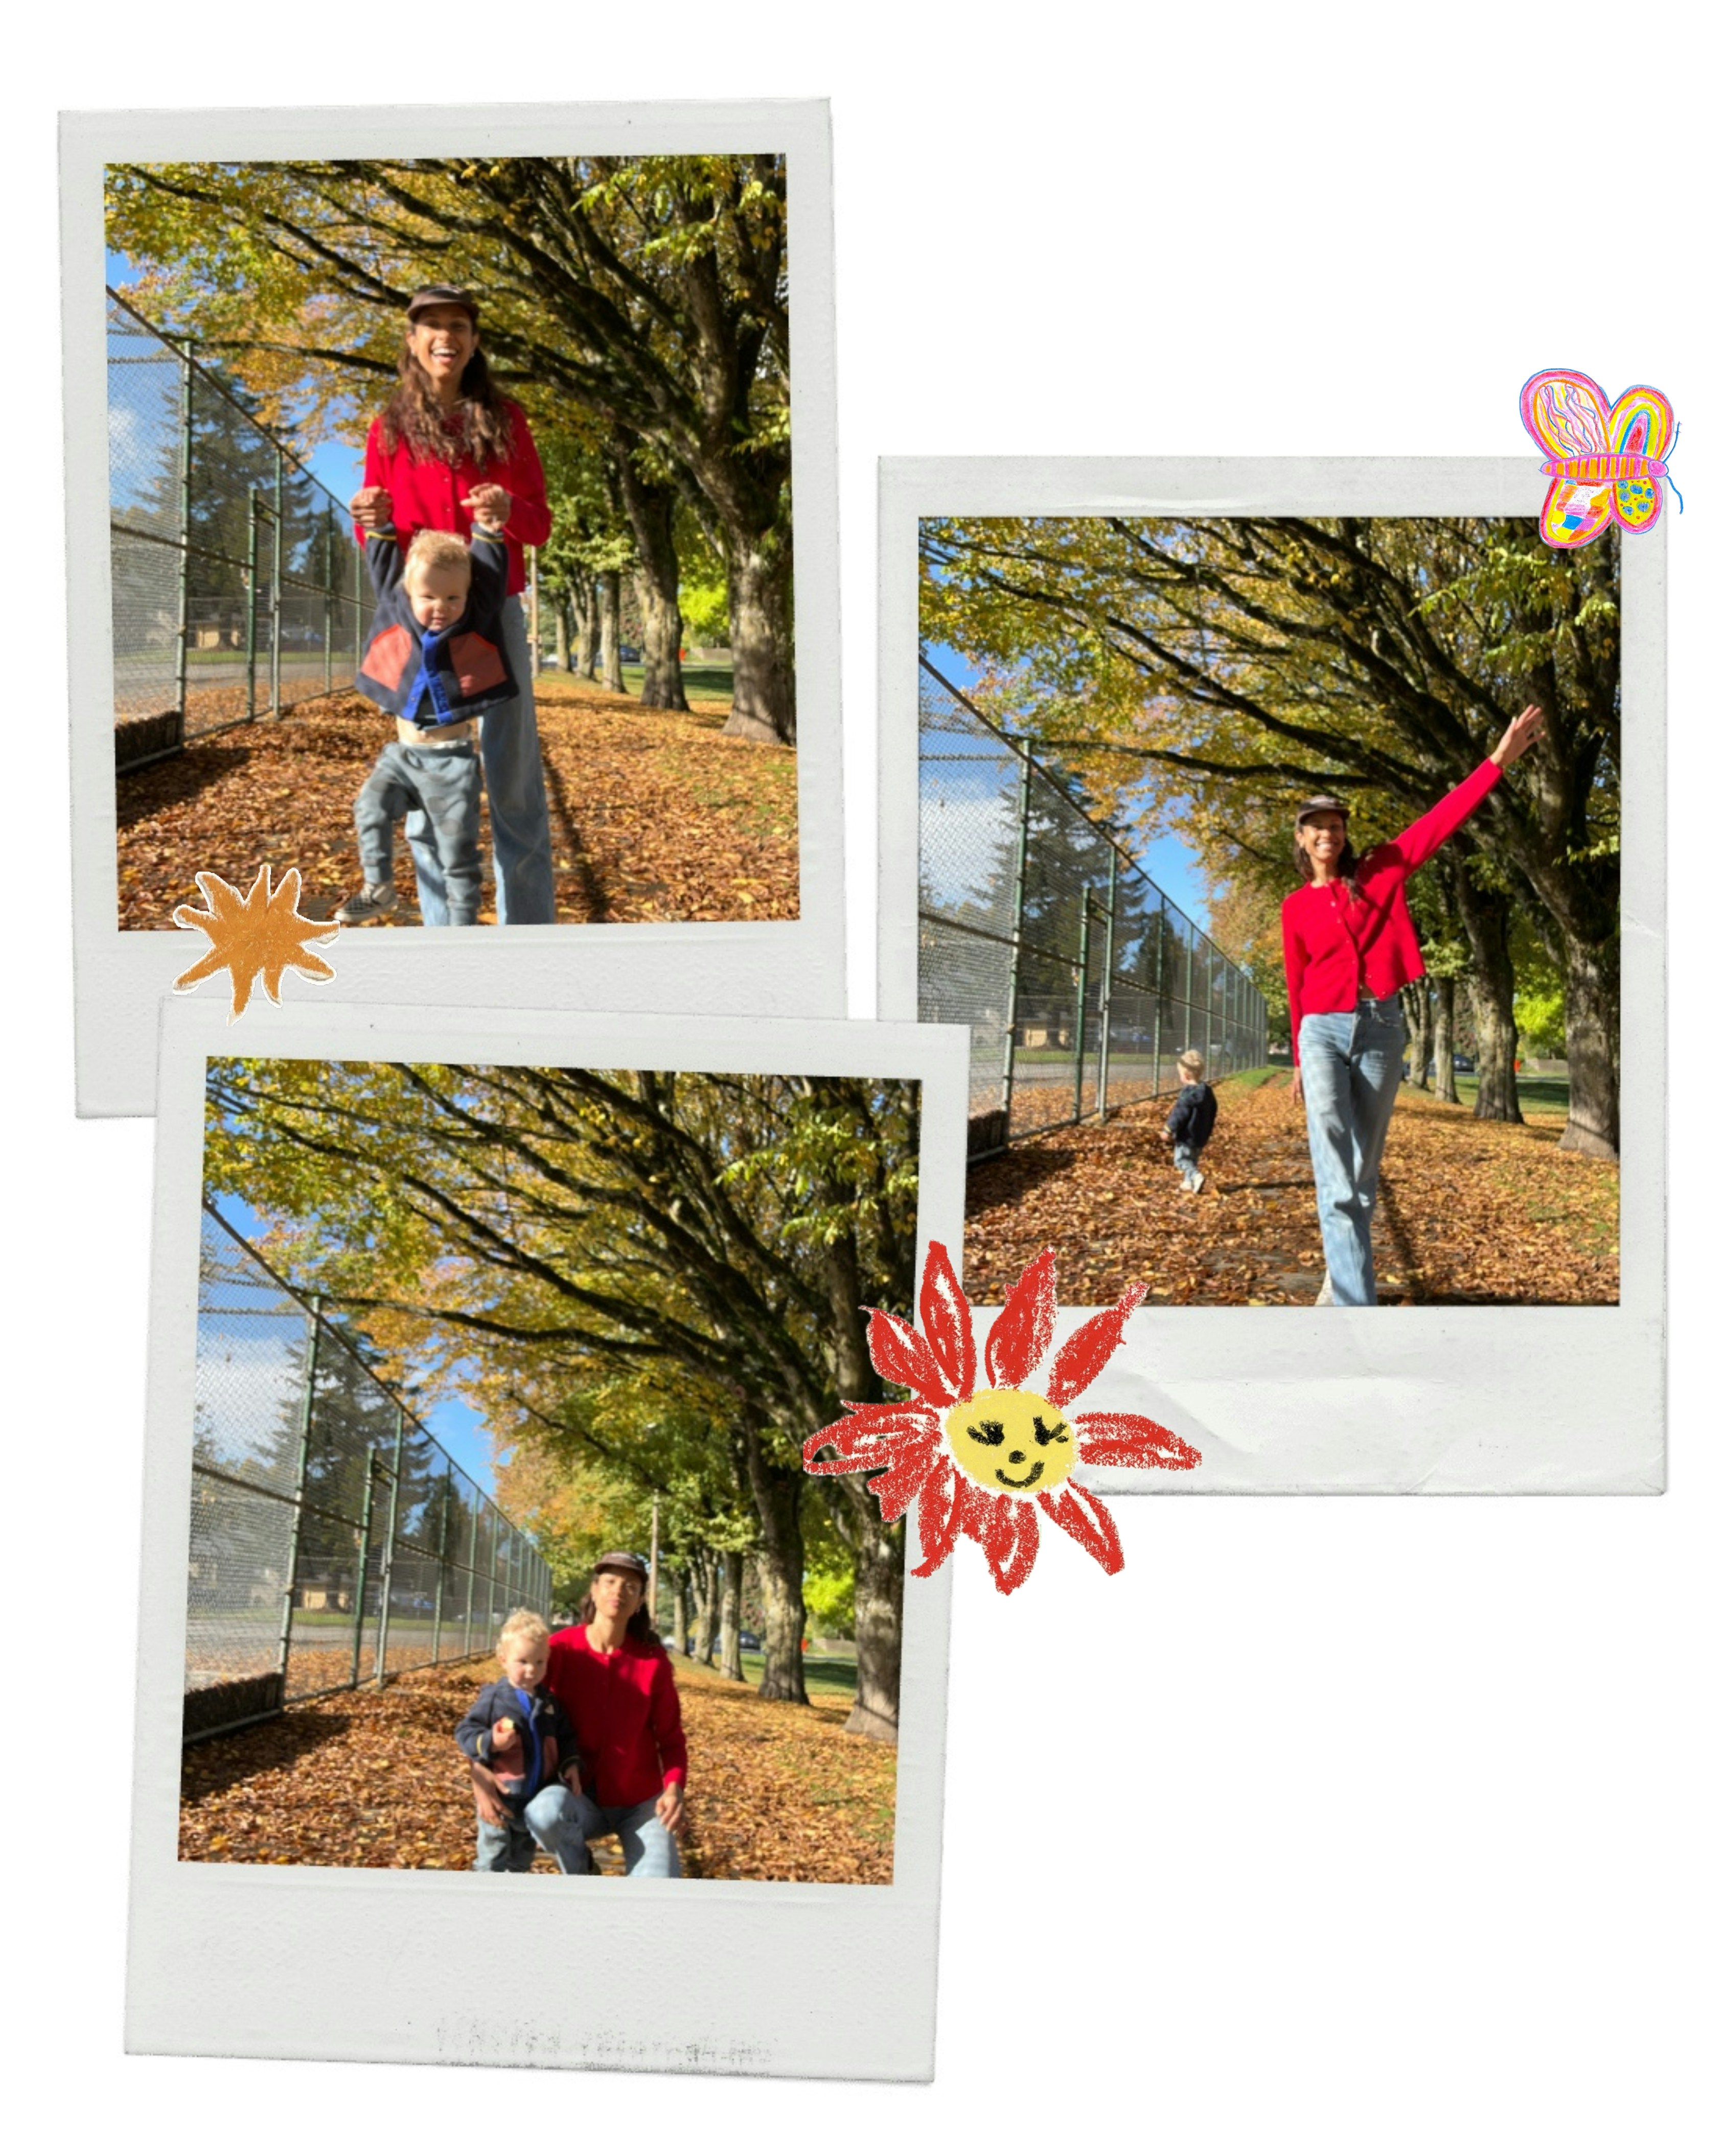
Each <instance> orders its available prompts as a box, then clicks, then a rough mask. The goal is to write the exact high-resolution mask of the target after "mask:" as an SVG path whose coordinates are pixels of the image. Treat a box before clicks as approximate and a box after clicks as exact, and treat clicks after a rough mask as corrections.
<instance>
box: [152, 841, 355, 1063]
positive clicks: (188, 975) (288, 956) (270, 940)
mask: <svg viewBox="0 0 1725 2156" xmlns="http://www.w3.org/2000/svg"><path fill="white" fill-rule="evenodd" d="M197 883H198V889H199V890H200V891H202V892H203V902H204V904H205V905H206V906H208V908H209V911H208V912H207V913H200V912H199V911H198V908H197V907H196V906H176V907H175V908H174V921H175V924H176V926H177V927H181V928H201V929H202V930H203V932H204V934H205V935H206V936H207V937H208V938H209V948H208V951H206V952H204V954H203V957H201V958H200V959H199V960H198V962H197V964H196V965H195V966H188V967H187V968H186V970H185V972H184V973H182V974H181V976H180V978H178V980H177V981H176V982H175V983H174V993H176V994H177V995H180V994H183V993H185V991H186V990H187V989H188V988H195V987H196V986H197V985H198V982H200V981H204V980H208V978H209V977H210V975H211V974H212V973H223V972H225V973H228V974H229V975H230V976H231V977H232V979H233V983H234V1009H233V1010H232V1011H231V1012H230V1013H229V1014H228V1016H229V1022H230V1024H231V1022H232V1021H233V1019H236V1018H238V1017H239V1014H240V1013H241V1012H242V1011H243V1010H244V1009H245V1007H246V1005H247V1004H249V1002H250V1001H251V999H252V985H253V983H254V982H255V981H256V979H257V978H258V976H259V974H260V973H261V974H262V975H263V977H264V994H265V995H266V996H268V997H269V998H270V1002H271V1003H273V1004H279V1003H280V1001H281V977H282V975H283V973H285V972H286V971H287V969H288V968H289V967H292V968H293V969H294V971H295V973H304V974H305V976H306V978H308V979H310V980H314V981H332V980H333V979H334V978H335V977H336V969H335V968H334V967H333V966H331V964H330V963H329V962H328V961H327V960H326V959H324V958H320V957H318V956H317V954H316V952H314V951H308V950H307V949H306V945H307V944H308V943H333V942H335V940H336V937H337V936H338V935H339V934H340V933H341V931H340V930H339V929H338V928H335V927H331V924H330V923H329V922H328V921H307V920H306V919H305V916H303V915H302V914H301V913H300V871H299V870H297V869H290V870H288V871H287V873H286V875H284V876H283V878H282V880H281V881H280V883H279V884H277V885H275V888H274V889H273V890H272V889H271V887H270V870H269V869H268V867H267V866H265V867H264V868H261V869H259V870H258V873H257V877H256V880H254V883H253V885H252V887H251V889H250V890H249V891H247V892H246V894H245V896H244V897H243V898H242V897H241V896H240V895H239V891H236V890H235V889H234V885H232V884H231V883H224V882H223V880H222V878H221V877H220V876H218V875H209V874H208V872H207V871H204V870H199V872H198V877H197Z"/></svg>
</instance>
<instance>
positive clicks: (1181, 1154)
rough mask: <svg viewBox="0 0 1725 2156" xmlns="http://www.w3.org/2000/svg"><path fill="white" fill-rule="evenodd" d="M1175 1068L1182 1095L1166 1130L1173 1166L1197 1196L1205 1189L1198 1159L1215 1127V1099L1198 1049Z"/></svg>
mask: <svg viewBox="0 0 1725 2156" xmlns="http://www.w3.org/2000/svg"><path fill="white" fill-rule="evenodd" d="M1174 1068H1175V1069H1176V1070H1178V1072H1179V1074H1180V1091H1179V1093H1178V1096H1177V1097H1176V1099H1175V1101H1174V1105H1173V1107H1172V1108H1170V1109H1169V1110H1168V1121H1167V1122H1166V1123H1165V1124H1164V1125H1163V1130H1164V1132H1166V1134H1167V1136H1168V1137H1170V1138H1171V1139H1172V1140H1173V1147H1174V1166H1175V1167H1176V1168H1178V1169H1179V1171H1180V1180H1181V1181H1182V1183H1184V1185H1185V1186H1186V1188H1187V1189H1188V1190H1189V1191H1192V1192H1194V1193H1196V1192H1198V1191H1200V1190H1202V1189H1203V1188H1204V1171H1203V1169H1202V1168H1199V1164H1198V1156H1199V1154H1200V1153H1201V1152H1203V1151H1204V1147H1206V1146H1207V1145H1208V1144H1209V1142H1210V1132H1212V1131H1213V1130H1214V1128H1215V1127H1216V1096H1215V1095H1214V1093H1213V1092H1212V1091H1210V1089H1209V1086H1206V1085H1205V1084H1204V1058H1203V1057H1202V1056H1201V1055H1199V1052H1198V1050H1196V1049H1195V1048H1189V1049H1188V1050H1186V1052H1185V1054H1184V1055H1181V1056H1178V1057H1177V1058H1176V1059H1175V1063H1174Z"/></svg>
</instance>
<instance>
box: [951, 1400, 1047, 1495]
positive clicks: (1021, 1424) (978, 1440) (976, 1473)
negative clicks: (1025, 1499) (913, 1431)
mask: <svg viewBox="0 0 1725 2156" xmlns="http://www.w3.org/2000/svg"><path fill="white" fill-rule="evenodd" d="M945 1429H946V1433H947V1444H948V1445H950V1446H951V1447H952V1457H953V1459H954V1460H957V1463H958V1465H959V1466H960V1467H962V1468H963V1471H964V1472H965V1473H966V1474H967V1475H968V1476H969V1477H970V1479H971V1481H973V1482H979V1483H980V1484H981V1485H982V1486H983V1489H985V1490H1006V1491H1013V1492H1014V1493H1016V1494H1017V1495H1019V1496H1029V1494H1030V1492H1031V1491H1033V1490H1034V1491H1042V1490H1052V1489H1054V1488H1055V1486H1056V1485H1057V1484H1059V1483H1061V1482H1064V1481H1065V1479H1066V1477H1067V1476H1069V1475H1070V1473H1071V1472H1072V1467H1073V1463H1074V1461H1075V1460H1076V1458H1077V1455H1078V1448H1077V1446H1076V1444H1075V1443H1074V1441H1073V1437H1072V1433H1071V1431H1070V1429H1069V1428H1068V1427H1067V1425H1066V1421H1065V1417H1064V1416H1063V1415H1062V1414H1061V1413H1060V1409H1058V1408H1051V1407H1050V1405H1049V1404H1048V1402H1047V1401H1046V1400H1045V1399H1043V1398H1042V1396H1041V1394H1040V1393H976V1394H973V1395H972V1397H971V1398H970V1399H968V1400H960V1402H959V1403H958V1404H957V1407H955V1408H948V1409H947V1417H946V1423H945Z"/></svg>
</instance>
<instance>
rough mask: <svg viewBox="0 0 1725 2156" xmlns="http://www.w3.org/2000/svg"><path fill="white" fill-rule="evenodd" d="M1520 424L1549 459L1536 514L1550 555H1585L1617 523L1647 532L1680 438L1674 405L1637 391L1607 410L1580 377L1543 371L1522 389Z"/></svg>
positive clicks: (1656, 393)
mask: <svg viewBox="0 0 1725 2156" xmlns="http://www.w3.org/2000/svg"><path fill="white" fill-rule="evenodd" d="M1522 424H1523V425H1524V426H1525V427H1526V428H1527V432H1528V433H1529V434H1531V435H1532V437H1533V439H1534V440H1535V441H1536V442H1538V444H1539V445H1540V446H1541V448H1542V449H1547V450H1548V451H1549V452H1550V454H1549V455H1548V457H1547V458H1546V460H1545V462H1544V463H1543V465H1541V466H1540V467H1539V469H1540V470H1541V471H1542V472H1543V473H1544V474H1545V475H1546V476H1547V477H1548V479H1549V480H1550V481H1551V485H1550V487H1549V489H1548V490H1547V493H1546V497H1545V506H1544V508H1543V509H1542V510H1541V511H1540V512H1539V536H1540V537H1541V538H1542V539H1543V540H1544V542H1545V543H1546V545H1547V546H1548V547H1585V546H1586V545H1587V543H1588V542H1589V540H1590V539H1597V538H1598V537H1599V534H1600V533H1601V532H1602V531H1604V530H1605V529H1606V527H1607V526H1609V525H1610V524H1612V523H1614V522H1615V523H1618V524H1620V525H1621V526H1623V528H1624V530H1625V531H1651V529H1652V527H1653V526H1655V525H1656V523H1657V522H1658V521H1659V512H1660V511H1661V509H1662V508H1663V507H1664V506H1665V489H1664V487H1663V486H1662V485H1661V480H1664V479H1665V477H1666V464H1665V455H1666V450H1667V449H1670V448H1671V444H1672V443H1673V442H1674V441H1675V440H1676V437H1677V423H1676V418H1675V417H1674V416H1673V414H1672V412H1671V400H1670V398H1667V397H1666V396H1665V395H1664V394H1663V393H1662V392H1661V391H1660V390H1657V389H1650V388H1647V387H1646V386H1645V384H1638V385H1637V387H1636V388H1633V389H1625V391H1624V393H1623V394H1622V396H1621V397H1620V398H1618V400H1617V402H1616V403H1615V404H1612V405H1610V406H1609V407H1608V405H1607V403H1606V400H1605V393H1604V390H1603V389H1601V388H1600V387H1599V383H1598V382H1594V380H1592V379H1591V378H1590V377H1589V376H1587V375H1585V374H1577V373H1576V372H1575V371H1574V368H1572V367H1546V368H1544V369H1543V371H1542V372H1539V373H1538V374H1536V375H1534V376H1533V377H1532V379H1531V380H1529V381H1528V382H1525V383H1524V384H1523V385H1522Z"/></svg>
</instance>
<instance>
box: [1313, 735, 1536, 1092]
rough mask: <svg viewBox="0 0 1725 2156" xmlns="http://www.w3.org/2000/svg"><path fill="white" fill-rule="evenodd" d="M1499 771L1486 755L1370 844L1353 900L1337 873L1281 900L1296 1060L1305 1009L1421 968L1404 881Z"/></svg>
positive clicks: (1325, 1007) (1337, 1002) (1383, 991)
mask: <svg viewBox="0 0 1725 2156" xmlns="http://www.w3.org/2000/svg"><path fill="white" fill-rule="evenodd" d="M1502 776H1503V771H1502V766H1501V765H1499V764H1496V763H1493V762H1491V758H1490V757H1487V758H1486V761H1485V762H1484V763H1482V764H1481V766H1480V767H1479V769H1478V770H1477V771H1476V772H1475V773H1474V774H1473V776H1472V777H1471V778H1464V779H1463V780H1462V782H1461V785H1459V786H1458V787H1457V788H1455V791H1454V792H1453V793H1446V794H1445V796H1444V798H1443V799H1442V800H1441V801H1440V802H1439V803H1438V804H1437V806H1436V808H1428V809H1427V810H1426V812H1425V814H1424V815H1423V816H1422V817H1420V819H1419V820H1418V821H1417V822H1416V823H1413V824H1409V826H1408V828H1407V829H1406V830H1405V831H1404V832H1403V833H1402V834H1401V836H1400V837H1399V839H1389V841H1388V842H1387V843H1386V844H1384V845H1381V846H1373V848H1372V850H1371V851H1370V852H1369V853H1368V854H1366V855H1364V856H1363V858H1362V860H1361V861H1360V864H1359V866H1358V868H1357V869H1356V870H1354V875H1353V880H1354V882H1355V884H1356V885H1358V890H1359V894H1360V895H1359V896H1358V899H1351V898H1350V897H1349V896H1348V891H1347V887H1346V885H1343V883H1341V882H1340V881H1339V880H1338V881H1335V882H1331V883H1327V884H1320V883H1308V884H1302V885H1301V887H1300V888H1299V890H1298V891H1291V892H1290V893H1289V894H1288V896H1287V897H1286V898H1285V899H1284V900H1283V901H1282V907H1281V949H1282V962H1283V963H1284V965H1285V966H1286V969H1287V977H1288V1019H1289V1023H1290V1024H1291V1026H1292V1027H1293V1032H1294V1060H1295V1062H1296V1063H1297V1062H1298V1061H1299V1060H1300V1021H1301V1019H1302V1018H1304V1017H1306V1016H1307V1014H1314V1013H1322V1012H1325V1011H1351V1010H1353V1009H1355V1008H1356V1007H1357V1005H1358V1002H1359V995H1360V986H1361V983H1362V982H1363V983H1364V985H1365V992H1366V993H1367V994H1368V996H1393V995H1394V993H1395V992H1396V990H1397V989H1398V988H1406V986H1407V985H1408V983H1409V982H1410V981H1417V980H1418V979H1419V978H1420V975H1421V974H1422V973H1424V972H1425V959H1424V958H1423V957H1421V956H1420V938H1419V937H1417V936H1416V935H1415V934H1414V923H1413V920H1412V918H1411V916H1409V912H1408V901H1407V894H1406V891H1405V890H1404V885H1406V883H1407V880H1408V878H1409V876H1410V875H1412V874H1413V873H1414V870H1415V869H1417V868H1419V867H1420V865H1422V864H1423V863H1425V862H1426V861H1429V860H1430V859H1431V857H1432V855H1434V854H1435V852H1436V851H1437V850H1438V848H1439V847H1440V845H1442V844H1443V843H1444V841H1445V839H1448V838H1452V837H1453V836H1454V835H1455V833H1456V832H1457V831H1459V830H1460V829H1461V826H1462V825H1463V824H1465V823H1466V821H1467V819H1468V818H1469V817H1470V816H1471V815H1472V814H1473V812H1474V810H1475V809H1476V808H1478V807H1479V805H1480V803H1481V802H1482V801H1483V800H1484V799H1485V798H1486V795H1487V794H1488V793H1490V792H1491V788H1493V787H1494V786H1495V785H1496V784H1497V782H1498V780H1499V779H1500V778H1502Z"/></svg>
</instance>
